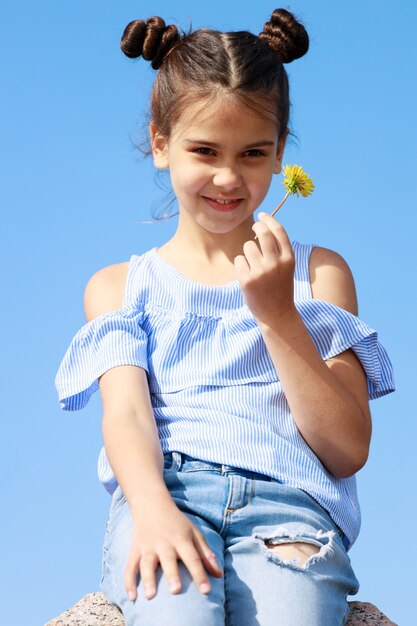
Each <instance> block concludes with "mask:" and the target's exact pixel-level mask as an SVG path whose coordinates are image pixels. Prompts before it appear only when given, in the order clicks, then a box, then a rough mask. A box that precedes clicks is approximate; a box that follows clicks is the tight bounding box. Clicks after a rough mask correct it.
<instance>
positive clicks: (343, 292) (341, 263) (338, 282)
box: [309, 246, 358, 315]
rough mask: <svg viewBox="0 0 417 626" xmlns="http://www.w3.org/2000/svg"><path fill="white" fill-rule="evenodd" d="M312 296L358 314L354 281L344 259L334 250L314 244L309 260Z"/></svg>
mask: <svg viewBox="0 0 417 626" xmlns="http://www.w3.org/2000/svg"><path fill="white" fill-rule="evenodd" d="M309 274H310V283H311V291H312V295H313V298H316V299H318V300H325V301H326V302H330V303H332V304H336V305H337V306H339V307H341V308H343V309H346V310H347V311H349V312H350V313H353V314H354V315H357V314H358V303H357V298H356V288H355V281H354V278H353V275H352V272H351V270H350V267H349V265H348V264H347V263H346V261H345V259H344V258H343V257H342V256H341V255H340V254H339V253H338V252H335V251H334V250H329V249H328V248H322V247H320V246H314V247H313V248H312V251H311V255H310V261H309Z"/></svg>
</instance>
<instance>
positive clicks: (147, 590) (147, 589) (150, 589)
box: [145, 587, 155, 599]
mask: <svg viewBox="0 0 417 626" xmlns="http://www.w3.org/2000/svg"><path fill="white" fill-rule="evenodd" d="M154 593H155V588H154V587H145V596H146V597H147V598H148V599H149V598H152V596H153V595H154Z"/></svg>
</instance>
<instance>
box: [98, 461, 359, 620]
mask: <svg viewBox="0 0 417 626" xmlns="http://www.w3.org/2000/svg"><path fill="white" fill-rule="evenodd" d="M164 479H165V482H166V485H167V487H168V489H169V491H170V493H171V496H172V498H173V499H174V501H175V503H176V504H177V506H178V508H179V509H180V510H181V511H182V512H183V513H184V514H185V515H187V517H188V518H189V519H190V520H191V521H192V522H193V523H194V524H195V526H196V527H197V528H198V529H199V530H200V531H201V532H202V533H203V534H204V536H205V538H206V540H207V543H208V544H209V546H210V548H211V549H212V550H213V552H214V553H215V554H216V557H217V562H218V564H219V565H220V567H221V568H222V569H223V572H224V574H223V577H222V578H214V577H212V576H211V577H210V584H211V590H210V593H209V594H208V595H207V596H205V595H203V594H202V593H201V592H200V591H199V590H198V589H197V587H196V585H195V583H194V581H193V579H192V578H191V575H190V574H189V572H188V570H187V569H186V568H185V566H184V565H183V564H182V562H181V561H180V562H179V563H178V565H179V572H180V576H181V581H182V591H181V592H180V593H179V594H177V595H173V594H171V593H170V592H169V590H168V587H167V585H166V580H165V577H164V575H163V572H162V570H161V567H160V566H158V571H157V578H156V581H157V595H156V596H155V597H154V598H153V599H151V600H147V599H146V598H145V595H144V592H143V589H142V587H141V581H140V578H139V577H138V597H137V599H136V601H135V602H131V601H130V600H129V599H128V598H127V595H126V591H125V588H124V570H125V566H126V562H127V558H128V554H129V550H130V537H131V525H132V521H131V516H130V510H129V506H128V504H127V502H126V500H125V498H124V496H123V493H122V491H121V489H120V487H118V488H117V489H116V491H115V492H114V494H113V498H112V504H111V508H110V515H109V519H108V522H107V525H106V537H105V542H104V550H103V575H102V580H101V590H102V591H103V592H104V593H105V594H106V596H107V597H108V599H109V601H110V602H112V603H114V604H116V605H117V606H118V607H119V608H120V609H121V610H122V612H123V615H124V618H125V623H126V626H138V625H139V624H140V625H144V626H154V625H155V626H156V625H158V626H160V625H161V624H170V626H341V625H342V624H344V623H345V621H346V618H347V615H348V604H347V600H346V597H347V595H348V594H355V593H356V592H357V590H358V582H357V580H356V577H355V575H354V573H353V570H352V568H351V565H350V560H349V557H348V555H347V553H346V549H345V547H344V545H343V542H342V533H341V531H340V530H339V529H338V528H337V526H336V525H335V524H334V522H333V521H332V520H331V518H330V517H329V515H328V514H327V513H326V511H325V510H324V509H323V508H322V507H321V506H319V505H318V504H317V503H316V502H315V500H313V499H312V498H311V497H310V496H309V495H307V494H306V493H305V492H303V491H301V490H300V489H295V488H293V487H288V486H286V485H283V484H281V483H280V482H278V481H276V480H274V479H271V478H269V477H268V476H264V475H262V474H256V473H254V472H250V471H246V470H240V469H236V468H233V467H230V466H228V465H221V464H218V463H210V462H206V461H199V460H197V459H193V458H192V457H189V456H187V455H185V454H183V453H179V452H172V453H168V454H165V455H164ZM283 544H285V547H283ZM297 545H298V546H299V547H301V548H302V549H303V550H305V557H304V558H300V559H294V558H292V556H291V550H292V548H293V547H294V546H297ZM275 546H278V547H277V548H274V547H275ZM281 548H283V549H281ZM288 549H289V550H290V552H288ZM299 554H300V555H301V553H299Z"/></svg>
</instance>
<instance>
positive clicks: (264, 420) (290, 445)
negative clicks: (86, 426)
mask: <svg viewBox="0 0 417 626" xmlns="http://www.w3.org/2000/svg"><path fill="white" fill-rule="evenodd" d="M293 248H294V252H295V258H296V269H295V276H294V287H295V304H296V307H297V309H298V311H299V313H300V315H301V317H302V319H303V321H304V323H305V325H306V327H307V329H308V332H309V333H310V335H311V337H312V339H313V341H314V343H315V345H316V347H317V349H318V351H319V352H320V354H321V356H322V357H323V359H329V358H331V357H333V356H335V355H337V354H340V353H341V352H343V351H344V350H347V349H348V348H352V350H353V351H354V352H355V354H356V356H357V357H358V358H359V360H360V361H361V363H362V366H363V368H364V370H365V372H366V374H367V379H368V389H369V397H370V398H371V399H372V398H378V397H380V396H383V395H384V394H387V393H389V392H391V391H393V390H394V383H393V375H392V367H391V363H390V360H389V358H388V356H387V353H386V351H385V350H384V348H383V347H382V346H381V344H380V343H379V342H378V338H377V333H376V332H375V331H374V330H373V329H372V328H370V327H369V326H367V325H366V324H365V323H364V322H362V321H361V320H360V319H359V318H357V317H356V316H354V315H352V314H350V313H348V312H347V311H345V310H343V309H341V308H339V307H337V306H335V305H333V304H329V303H327V302H324V301H322V300H315V299H312V294H311V288H310V282H309V272H308V266H309V258H310V254H311V250H312V248H313V246H311V245H303V244H299V243H297V242H294V243H293ZM119 365H137V366H139V367H142V368H144V369H145V370H146V371H147V373H148V382H149V389H150V394H151V401H152V406H153V409H154V415H155V420H156V424H157V427H158V433H159V438H160V442H161V447H162V451H163V452H164V453H165V452H170V451H178V452H184V453H186V454H189V455H191V456H193V457H196V458H199V459H202V460H206V461H213V462H217V463H224V464H227V465H232V466H235V467H240V468H243V469H248V470H252V471H255V472H259V473H261V474H266V475H269V476H271V477H273V478H276V479H278V480H280V481H281V482H283V483H285V484H288V485H291V486H294V487H298V488H300V489H303V490H304V491H306V492H307V493H309V494H310V495H311V496H312V497H313V498H314V499H315V500H317V501H318V502H319V504H321V506H322V507H323V508H324V509H325V510H327V511H328V513H329V514H330V516H331V517H332V518H333V520H334V521H335V522H336V524H337V525H338V526H339V527H340V528H341V529H342V531H343V532H344V533H345V535H346V537H347V539H348V542H349V544H350V545H351V544H352V543H353V542H354V541H355V539H356V537H357V534H358V532H359V526H360V510H359V504H358V500H357V494H356V482H355V477H350V478H335V477H334V476H333V475H332V474H330V473H329V472H328V471H327V470H326V469H325V467H324V466H323V465H322V463H321V462H320V460H319V459H318V458H317V457H316V455H315V454H314V452H313V451H312V450H311V449H310V448H309V446H308V445H307V443H306V442H305V441H304V439H303V438H302V437H301V435H300V433H299V431H298V429H297V427H296V425H295V422H294V419H293V417H292V415H291V412H290V410H289V406H288V403H287V401H286V398H285V395H284V393H283V390H282V387H281V384H280V381H279V379H278V375H277V372H276V369H275V367H274V365H273V363H272V361H271V359H270V357H269V354H268V352H267V350H266V347H265V343H264V341H263V338H262V335H261V333H260V331H259V327H258V325H257V323H256V321H255V319H254V317H253V316H252V314H251V313H250V311H249V309H248V307H247V306H246V305H245V303H244V300H243V295H242V292H241V290H240V286H239V282H238V281H237V280H236V281H234V282H232V283H229V284H227V285H223V286H207V285H202V284H199V283H197V282H194V281H190V280H188V279H186V278H185V277H184V276H183V275H182V274H181V273H180V272H179V271H178V270H177V269H176V268H175V267H173V266H172V265H171V264H170V263H168V262H167V261H165V260H164V259H163V258H162V257H161V256H160V255H159V254H158V252H157V249H156V248H153V249H152V250H150V251H148V252H146V253H145V254H142V255H141V256H133V257H132V258H131V260H130V265H129V272H128V277H127V284H126V291H125V298H124V303H123V307H122V308H121V309H120V310H118V311H115V312H111V313H107V314H105V315H101V316H99V317H97V318H96V319H94V320H92V321H91V322H89V323H88V324H86V325H85V326H84V327H83V328H81V330H80V331H79V332H78V333H77V334H76V335H75V337H74V339H73V341H72V343H71V345H70V347H69V349H68V351H67V353H66V355H65V357H64V359H63V361H62V363H61V366H60V368H59V371H58V374H57V377H56V386H57V389H58V395H59V398H60V401H61V406H62V408H63V409H65V410H76V409H81V408H82V407H83V406H84V405H85V404H86V403H87V402H88V400H89V398H90V396H91V394H92V393H93V392H94V391H96V389H97V388H98V382H97V379H98V378H99V377H100V376H101V375H102V374H103V373H104V372H106V371H107V370H109V369H110V368H112V367H116V366H119ZM98 472H99V478H100V480H101V482H102V483H103V484H104V486H105V487H106V489H107V490H108V491H109V492H110V493H112V492H113V491H114V490H115V489H116V487H117V482H116V478H115V476H114V474H113V471H112V469H111V467H110V465H109V462H108V460H107V458H106V454H105V450H104V448H103V449H102V450H101V453H100V456H99V462H98Z"/></svg>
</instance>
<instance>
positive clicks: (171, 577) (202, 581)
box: [125, 528, 223, 601]
mask: <svg viewBox="0 0 417 626" xmlns="http://www.w3.org/2000/svg"><path fill="white" fill-rule="evenodd" d="M193 534H194V538H193V539H194V542H193V539H192V540H191V542H190V541H183V542H182V543H179V544H178V545H177V546H176V548H173V547H172V546H166V547H163V548H160V550H159V551H158V554H156V553H152V552H149V553H144V554H142V556H141V557H139V558H133V557H130V558H129V560H128V563H127V566H126V571H125V587H126V591H127V595H128V598H129V599H130V600H132V601H134V600H136V597H137V574H138V572H139V570H140V578H141V581H142V585H143V590H144V594H145V596H146V598H147V599H148V600H151V599H152V598H153V597H154V596H155V595H156V593H157V589H156V570H157V568H158V564H160V566H161V569H162V571H163V572H164V576H165V577H166V581H167V586H168V590H169V591H170V593H172V594H177V593H180V591H181V589H182V585H181V577H180V574H179V567H178V560H181V561H182V562H183V564H184V566H185V567H186V568H187V570H188V571H189V573H190V575H191V577H192V579H193V581H194V583H195V584H196V585H197V588H198V589H199V590H200V592H201V593H203V594H204V595H207V594H208V593H209V592H210V589H211V585H210V581H209V579H208V576H207V572H209V573H210V574H211V575H212V576H215V577H216V578H220V577H221V576H222V575H223V572H222V569H221V568H220V566H219V565H218V563H217V559H216V556H215V554H214V553H213V551H212V550H211V549H210V547H209V546H208V544H207V542H206V540H205V538H204V536H203V535H202V533H200V531H198V530H197V529H196V528H194V531H193Z"/></svg>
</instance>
